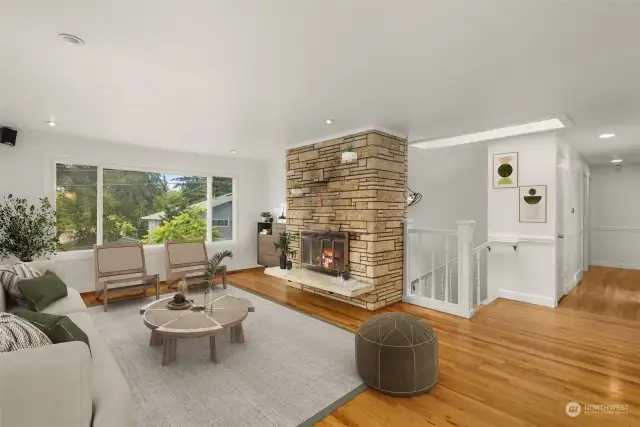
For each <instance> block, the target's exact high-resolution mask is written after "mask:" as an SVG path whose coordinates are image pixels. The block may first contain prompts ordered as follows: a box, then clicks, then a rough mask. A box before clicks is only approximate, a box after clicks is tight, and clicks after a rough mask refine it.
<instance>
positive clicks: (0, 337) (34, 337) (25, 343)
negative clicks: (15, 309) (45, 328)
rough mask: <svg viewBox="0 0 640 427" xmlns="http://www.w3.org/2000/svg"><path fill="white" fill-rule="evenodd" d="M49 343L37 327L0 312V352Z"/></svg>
mask: <svg viewBox="0 0 640 427" xmlns="http://www.w3.org/2000/svg"><path fill="white" fill-rule="evenodd" d="M45 345H51V340H50V339H49V338H48V337H47V336H46V335H45V334H44V333H43V332H42V331H41V330H40V329H38V328H36V327H35V326H34V325H32V324H31V323H29V322H28V321H26V320H24V319H21V318H20V317H18V316H15V315H13V314H11V313H0V353H5V352H8V351H15V350H21V349H24V348H35V347H43V346H45Z"/></svg>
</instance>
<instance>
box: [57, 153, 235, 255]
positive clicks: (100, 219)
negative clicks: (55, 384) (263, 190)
mask: <svg viewBox="0 0 640 427" xmlns="http://www.w3.org/2000/svg"><path fill="white" fill-rule="evenodd" d="M49 164H50V165H52V171H51V174H50V175H49V176H48V178H47V180H48V181H49V180H50V181H49V182H47V187H50V188H51V193H52V196H51V200H54V201H55V200H56V194H57V193H56V191H57V190H56V189H57V167H56V165H57V164H72V165H79V166H94V167H96V168H97V181H96V186H97V189H96V190H97V191H96V193H97V195H96V199H97V200H96V234H97V235H96V244H97V245H102V244H103V237H104V236H103V232H104V206H103V203H104V202H103V198H104V170H105V169H117V170H124V171H131V172H145V173H160V174H169V175H183V176H201V177H205V178H207V201H208V202H209V203H207V233H206V238H205V244H206V245H207V246H230V245H235V244H236V243H237V233H238V221H237V219H238V206H237V198H236V196H237V188H238V178H237V176H236V175H235V174H232V173H228V172H223V171H220V172H215V171H214V172H201V171H197V172H193V171H185V170H179V169H164V168H154V167H140V166H131V165H125V164H111V163H98V162H92V161H86V159H81V158H75V157H72V156H70V157H66V156H65V157H55V158H52V159H50V162H49ZM213 177H217V178H230V179H231V194H232V198H231V201H232V203H233V204H232V210H231V218H230V220H232V224H231V226H232V231H231V236H232V238H231V239H230V240H216V241H214V240H213V228H214V227H213V225H212V220H213V206H211V200H212V199H213V197H212V196H213V195H212V194H211V193H212V192H213V179H212V178H213ZM50 183H52V185H51V184H50ZM56 233H57V228H56ZM162 247H164V244H163V243H156V244H148V245H144V248H145V249H146V248H149V249H152V250H153V249H155V248H162ZM82 253H86V254H92V253H93V250H92V249H77V250H70V251H64V252H62V251H60V252H58V256H60V255H61V254H82ZM86 257H87V258H88V257H89V256H86Z"/></svg>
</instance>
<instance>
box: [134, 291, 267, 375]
mask: <svg viewBox="0 0 640 427" xmlns="http://www.w3.org/2000/svg"><path fill="white" fill-rule="evenodd" d="M172 299H173V296H169V297H166V298H162V299H160V300H158V301H154V302H152V303H150V304H147V305H145V306H144V307H142V308H141V309H140V314H142V315H143V317H142V320H143V322H144V324H145V325H146V326H147V327H148V328H149V329H151V340H150V342H149V345H160V344H163V345H164V349H163V354H162V366H165V365H168V364H169V363H171V362H173V361H174V360H176V349H177V346H178V338H200V337H207V336H208V337H209V350H210V353H211V360H212V361H213V362H214V363H218V357H217V355H216V335H217V334H218V333H219V332H221V331H223V330H224V329H227V328H228V329H229V331H230V334H231V342H233V343H242V342H244V332H243V330H242V321H243V320H244V319H246V317H247V315H248V314H249V312H252V311H254V310H255V309H254V307H253V304H252V303H251V301H249V300H247V299H244V298H238V297H234V296H232V295H213V297H212V302H211V303H210V305H209V306H208V307H207V308H206V309H205V307H204V295H189V299H190V300H192V301H193V307H192V308H190V309H186V310H171V309H169V308H168V307H167V303H168V302H169V301H171V300H172Z"/></svg>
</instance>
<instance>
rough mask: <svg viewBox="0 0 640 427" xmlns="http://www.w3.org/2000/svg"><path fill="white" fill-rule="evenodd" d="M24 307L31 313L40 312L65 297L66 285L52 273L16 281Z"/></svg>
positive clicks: (47, 272)
mask: <svg viewBox="0 0 640 427" xmlns="http://www.w3.org/2000/svg"><path fill="white" fill-rule="evenodd" d="M18 287H19V288H20V291H21V292H22V298H23V299H24V303H25V305H26V306H27V307H28V308H29V310H32V311H42V310H43V309H45V308H46V307H48V306H50V305H51V304H53V303H54V302H56V301H57V300H59V299H60V298H64V297H66V296H67V285H65V284H64V282H63V281H62V280H60V278H59V277H58V276H56V274H55V273H54V272H52V271H49V270H47V271H46V272H45V273H44V274H43V275H42V276H40V277H34V278H33V279H23V280H20V281H18Z"/></svg>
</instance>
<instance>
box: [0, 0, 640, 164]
mask: <svg viewBox="0 0 640 427" xmlns="http://www.w3.org/2000/svg"><path fill="white" fill-rule="evenodd" d="M0 11H1V13H2V17H1V19H0V64H2V65H1V66H0V123H2V124H5V125H14V126H17V127H18V128H36V129H45V130H49V131H55V132H62V133H70V134H76V135H82V136H90V137H96V138H101V139H107V140H114V141H119V142H127V143H132V144H138V145H149V146H156V147H162V148H174V149H180V150H188V151H194V152H202V153H220V154H225V155H228V153H229V150H230V149H232V148H235V149H237V150H238V154H237V155H238V156H250V157H262V156H269V155H270V154H271V153H273V152H274V149H276V148H279V147H283V146H285V145H290V144H294V143H296V142H299V141H303V140H307V139H314V138H318V137H321V136H323V135H326V134H335V133H339V132H341V131H345V130H349V129H355V128H362V127H365V126H370V125H377V126H381V127H384V128H387V129H391V130H394V131H396V132H399V133H402V134H405V135H408V136H409V138H410V140H416V139H422V138H431V137H440V136H452V135H458V134H463V133H468V132H474V131H478V130H484V129H488V128H494V127H499V126H502V125H512V124H518V123H522V122H528V121H535V120H539V119H545V118H550V117H555V116H558V115H560V114H566V115H568V116H569V117H571V119H572V120H573V122H574V124H575V127H574V128H571V129H569V130H567V131H565V133H566V135H567V138H568V139H569V140H570V141H571V142H572V144H574V145H576V146H577V147H578V148H579V149H580V150H581V151H582V152H583V153H584V154H585V155H586V157H587V158H588V159H589V160H590V161H591V162H592V163H598V162H606V161H608V160H609V159H610V157H611V155H613V154H619V155H622V156H623V157H625V160H632V159H635V160H640V48H639V47H638V41H639V40H640V24H639V23H640V3H638V2H634V1H624V0H619V1H615V0H608V1H607V0H473V1H471V0H402V1H397V0H322V1H319V0H233V1H230V0H191V1H169V0H136V1H132V0H109V1H106V0H105V1H88V0H56V1H51V0H39V1H37V0H0ZM61 32H67V33H72V34H75V35H77V36H79V37H82V38H83V39H84V40H85V41H86V45H85V46H83V47H71V46H67V45H64V44H62V43H61V42H60V41H59V40H57V38H56V34H58V33H61ZM51 117H53V118H55V120H56V121H58V123H59V125H58V127H57V128H55V129H53V130H51V129H47V127H46V125H45V123H44V121H45V120H48V119H49V118H51ZM327 118H333V119H335V122H334V123H333V124H331V125H327V124H325V120H326V119H327ZM602 132H614V133H616V134H617V135H618V136H617V138H614V139H609V140H600V139H598V138H597V136H598V134H599V133H602Z"/></svg>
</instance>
